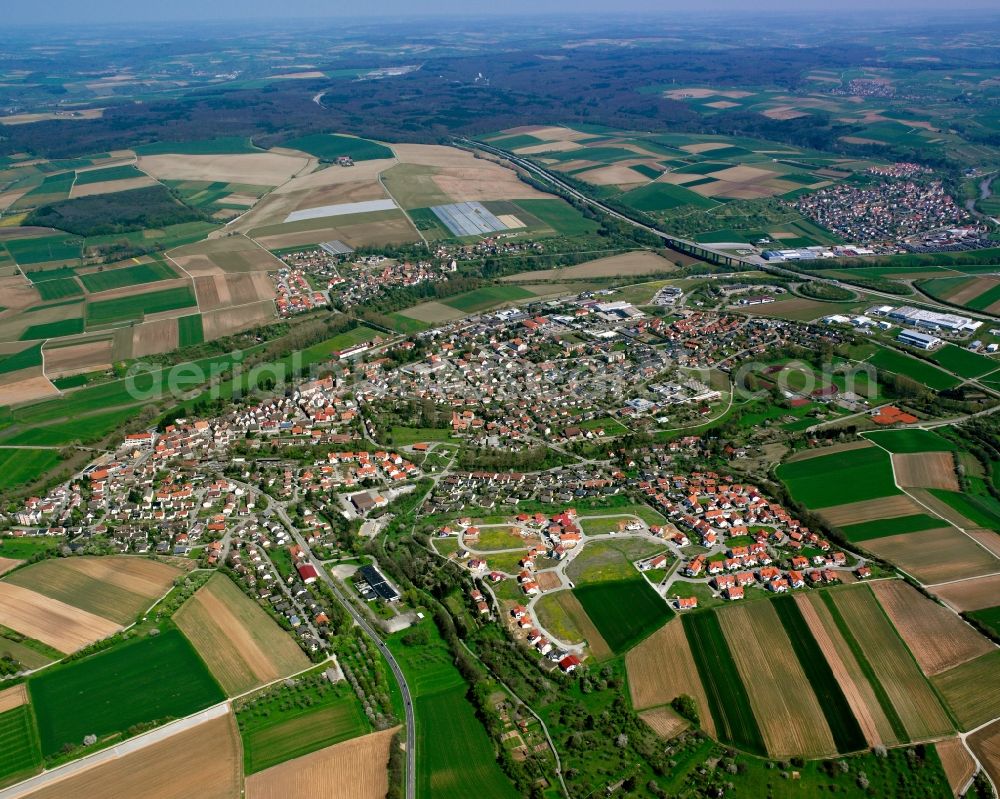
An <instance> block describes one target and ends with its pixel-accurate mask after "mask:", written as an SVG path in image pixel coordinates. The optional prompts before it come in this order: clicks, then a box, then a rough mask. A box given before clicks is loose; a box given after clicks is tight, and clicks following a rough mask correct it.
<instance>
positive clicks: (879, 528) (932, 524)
mask: <svg viewBox="0 0 1000 799" xmlns="http://www.w3.org/2000/svg"><path fill="white" fill-rule="evenodd" d="M944 526H945V522H943V521H942V520H941V519H938V518H937V517H935V516H928V515H927V514H926V513H916V514H914V515H912V516H898V517H896V518H895V519H878V520H876V521H873V522H862V523H861V524H849V525H847V526H845V527H841V528H840V532H841V533H843V534H844V537H845V538H846V539H847V540H848V541H854V542H857V541H869V540H871V539H873V538H885V537H886V536H890V535H900V534H902V533H919V532H920V531H921V530H935V529H937V528H939V527H944Z"/></svg>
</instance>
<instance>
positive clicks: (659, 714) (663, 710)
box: [639, 707, 691, 740]
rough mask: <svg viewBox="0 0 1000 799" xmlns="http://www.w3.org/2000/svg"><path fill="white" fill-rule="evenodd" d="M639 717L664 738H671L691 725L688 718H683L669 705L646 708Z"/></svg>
mask: <svg viewBox="0 0 1000 799" xmlns="http://www.w3.org/2000/svg"><path fill="white" fill-rule="evenodd" d="M639 718H641V719H642V720H643V721H644V722H646V724H648V725H649V727H650V729H652V730H653V732H655V733H656V734H657V735H659V736H660V737H661V738H663V739H664V740H670V739H671V738H673V737H674V736H675V735H677V734H678V733H681V732H683V731H684V730H686V729H687V728H688V727H690V726H691V724H690V723H689V722H688V721H687V719H683V718H681V717H680V716H678V715H677V714H676V713H675V712H674V711H673V710H671V709H670V708H669V707H658V708H655V709H654V710H644V711H642V713H640V714H639Z"/></svg>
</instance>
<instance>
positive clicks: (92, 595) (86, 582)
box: [6, 557, 180, 625]
mask: <svg viewBox="0 0 1000 799" xmlns="http://www.w3.org/2000/svg"><path fill="white" fill-rule="evenodd" d="M178 574H180V571H179V570H178V569H175V568H174V567H173V566H168V565H166V564H164V563H158V562H156V561H153V560H147V559H144V558H133V557H108V558H79V559H77V558H57V559H54V560H44V561H42V562H40V563H35V564H33V565H31V566H26V567H25V568H23V569H21V570H19V571H17V572H15V573H14V574H12V575H10V577H8V578H7V581H6V582H8V583H11V584H13V585H18V586H21V587H22V588H26V589H30V590H32V591H35V592H37V593H39V594H43V595H44V596H47V597H50V598H52V599H56V600H58V601H60V602H64V603H66V604H67V605H72V606H74V607H77V608H80V609H81V610H83V611H86V612H87V613H92V614H94V615H95V616H101V617H103V618H105V619H110V620H111V621H114V622H117V623H118V624H122V625H124V624H130V623H131V622H133V621H135V618H136V616H138V615H139V614H141V613H144V612H145V611H146V609H147V608H148V607H149V606H150V605H152V604H153V602H155V601H156V600H157V599H159V598H160V597H161V596H163V595H164V594H165V593H166V592H167V591H168V590H169V588H170V584H171V582H172V581H173V579H174V577H176V576H177V575H178Z"/></svg>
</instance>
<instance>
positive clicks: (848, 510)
mask: <svg viewBox="0 0 1000 799" xmlns="http://www.w3.org/2000/svg"><path fill="white" fill-rule="evenodd" d="M816 512H817V513H819V514H820V515H821V516H822V517H823V518H824V519H826V520H827V521H828V522H830V524H832V525H834V526H835V527H842V526H844V525H848V524H860V523H861V522H873V521H875V520H877V519H894V518H896V517H897V516H912V515H914V514H915V513H923V512H924V509H923V508H921V507H920V506H919V505H918V504H917V503H916V502H914V501H913V500H912V499H910V498H909V497H908V496H907V495H906V494H897V495H896V496H892V497H881V498H880V499H866V500H862V501H861V502H848V503H845V504H843V505H834V506H833V507H830V508H821V509H819V510H817V511H816Z"/></svg>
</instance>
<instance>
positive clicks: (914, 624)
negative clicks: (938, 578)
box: [871, 580, 996, 677]
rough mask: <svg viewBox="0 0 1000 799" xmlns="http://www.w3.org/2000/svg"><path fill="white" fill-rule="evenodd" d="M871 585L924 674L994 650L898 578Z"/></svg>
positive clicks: (962, 622)
mask: <svg viewBox="0 0 1000 799" xmlns="http://www.w3.org/2000/svg"><path fill="white" fill-rule="evenodd" d="M871 587H872V590H873V591H874V592H875V596H877V597H878V601H879V602H880V603H881V604H882V608H883V610H885V612H886V614H887V615H888V616H889V618H890V619H891V620H892V623H893V626H894V627H895V628H896V629H897V630H898V631H899V634H900V635H901V636H902V637H903V640H904V641H906V645H907V646H908V647H909V648H910V651H911V652H912V653H913V657H914V658H916V660H917V663H918V664H919V665H920V668H921V670H922V671H923V672H924V674H926V675H927V676H928V677H933V676H934V675H935V674H940V673H941V672H943V671H947V670H948V669H952V668H954V667H955V666H958V665H960V664H962V663H965V662H966V661H969V660H973V659H974V658H977V657H979V656H980V655H985V654H988V653H989V652H994V651H996V647H995V646H994V645H993V644H991V643H990V642H989V641H988V640H987V639H986V638H985V637H983V636H982V635H980V634H979V633H977V632H976V631H975V630H974V629H972V627H970V626H969V625H968V624H966V623H965V622H964V621H962V620H961V619H960V618H959V617H958V615H957V614H955V613H952V611H950V610H947V609H946V608H943V607H941V606H940V605H939V604H937V603H936V602H933V601H932V600H930V599H928V598H927V597H925V596H924V595H923V594H921V593H920V592H919V591H917V589H916V588H914V587H913V586H911V585H909V584H907V583H905V582H903V581H902V580H879V581H878V582H874V583H872V584H871Z"/></svg>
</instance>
